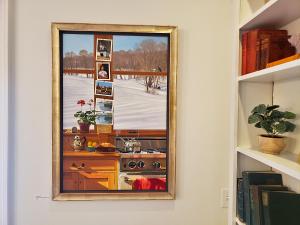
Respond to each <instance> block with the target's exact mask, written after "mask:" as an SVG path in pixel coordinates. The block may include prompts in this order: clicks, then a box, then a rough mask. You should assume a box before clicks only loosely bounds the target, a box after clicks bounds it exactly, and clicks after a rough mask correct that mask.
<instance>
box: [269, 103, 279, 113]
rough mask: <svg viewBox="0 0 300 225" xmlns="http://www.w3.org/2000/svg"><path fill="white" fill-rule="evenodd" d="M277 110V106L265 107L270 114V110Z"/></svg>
mask: <svg viewBox="0 0 300 225" xmlns="http://www.w3.org/2000/svg"><path fill="white" fill-rule="evenodd" d="M277 108H279V105H270V106H267V111H268V112H271V111H272V110H274V109H277Z"/></svg>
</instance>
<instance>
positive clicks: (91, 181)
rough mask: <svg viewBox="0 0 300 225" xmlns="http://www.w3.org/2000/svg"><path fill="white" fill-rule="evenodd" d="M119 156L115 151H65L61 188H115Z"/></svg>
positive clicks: (72, 189)
mask: <svg viewBox="0 0 300 225" xmlns="http://www.w3.org/2000/svg"><path fill="white" fill-rule="evenodd" d="M119 157H120V156H119V154H117V153H96V152H93V153H90V152H85V151H82V152H65V153H64V161H63V176H64V177H63V190H64V191H76V190H80V191H98V190H117V189H118V174H119Z"/></svg>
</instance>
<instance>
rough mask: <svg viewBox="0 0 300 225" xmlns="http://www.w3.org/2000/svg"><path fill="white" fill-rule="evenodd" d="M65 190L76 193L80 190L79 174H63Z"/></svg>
mask: <svg viewBox="0 0 300 225" xmlns="http://www.w3.org/2000/svg"><path fill="white" fill-rule="evenodd" d="M63 175H64V178H63V188H64V190H68V191H74V190H78V187H79V186H78V185H79V180H78V173H77V172H64V173H63Z"/></svg>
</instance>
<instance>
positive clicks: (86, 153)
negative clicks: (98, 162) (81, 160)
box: [63, 150, 121, 158]
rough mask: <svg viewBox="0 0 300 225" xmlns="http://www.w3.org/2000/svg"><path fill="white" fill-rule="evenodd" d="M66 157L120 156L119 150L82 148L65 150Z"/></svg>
mask: <svg viewBox="0 0 300 225" xmlns="http://www.w3.org/2000/svg"><path fill="white" fill-rule="evenodd" d="M63 155H64V157H97V158H119V157H120V156H121V154H120V153H118V152H89V151H85V150H82V151H80V152H75V151H64V154H63Z"/></svg>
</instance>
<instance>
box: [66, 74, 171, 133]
mask: <svg viewBox="0 0 300 225" xmlns="http://www.w3.org/2000/svg"><path fill="white" fill-rule="evenodd" d="M116 78H117V79H114V82H113V85H114V118H113V121H114V129H118V130H120V129H166V118H167V117H166V115H167V94H166V93H167V81H166V79H163V80H160V82H159V83H160V87H159V89H153V90H150V91H149V92H146V87H145V85H144V82H145V81H144V79H135V78H131V79H129V77H128V76H122V77H120V76H117V77H116ZM93 91H94V80H93V78H87V77H86V76H80V75H77V76H76V75H64V77H63V127H64V129H66V128H72V127H74V126H78V124H77V121H76V119H75V118H74V113H75V112H77V111H79V110H80V106H79V105H77V101H78V100H80V99H84V100H86V101H88V100H89V99H93V97H94V93H93ZM88 109H89V106H84V107H83V110H88Z"/></svg>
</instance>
